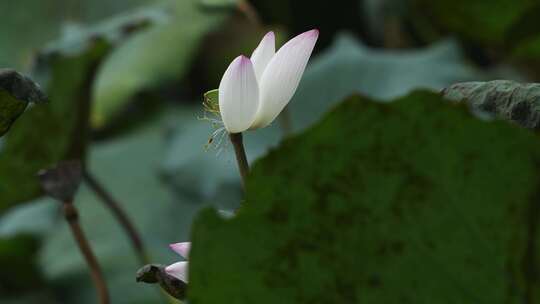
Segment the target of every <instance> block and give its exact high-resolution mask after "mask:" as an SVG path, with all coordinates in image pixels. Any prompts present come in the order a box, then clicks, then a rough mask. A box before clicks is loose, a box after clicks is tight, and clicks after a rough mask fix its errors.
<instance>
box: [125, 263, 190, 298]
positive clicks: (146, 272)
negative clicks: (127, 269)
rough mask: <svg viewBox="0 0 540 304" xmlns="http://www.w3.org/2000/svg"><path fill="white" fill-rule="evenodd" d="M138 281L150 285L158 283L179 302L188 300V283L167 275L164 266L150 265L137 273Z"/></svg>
mask: <svg viewBox="0 0 540 304" xmlns="http://www.w3.org/2000/svg"><path fill="white" fill-rule="evenodd" d="M136 280H137V282H144V283H148V284H156V283H158V284H159V285H160V286H161V288H163V290H165V291H166V292H167V293H168V294H169V295H171V296H173V297H174V298H176V299H179V300H184V299H185V298H186V289H187V283H185V282H184V281H182V280H179V279H177V278H175V277H173V276H171V275H169V274H167V272H166V271H165V266H163V265H158V264H149V265H145V266H143V267H142V268H141V269H139V270H138V271H137V278H136Z"/></svg>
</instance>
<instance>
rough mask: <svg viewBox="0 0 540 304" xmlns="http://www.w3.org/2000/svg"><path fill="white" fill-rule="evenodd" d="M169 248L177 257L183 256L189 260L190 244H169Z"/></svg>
mask: <svg viewBox="0 0 540 304" xmlns="http://www.w3.org/2000/svg"><path fill="white" fill-rule="evenodd" d="M169 247H170V248H171V249H172V250H173V251H174V252H176V253H178V254H179V255H181V256H183V257H184V258H186V259H189V251H190V249H191V243H190V242H182V243H175V244H170V245H169Z"/></svg>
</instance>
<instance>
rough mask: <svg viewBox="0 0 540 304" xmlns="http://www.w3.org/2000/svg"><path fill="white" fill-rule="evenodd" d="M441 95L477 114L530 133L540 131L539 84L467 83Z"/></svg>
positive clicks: (445, 90)
mask: <svg viewBox="0 0 540 304" xmlns="http://www.w3.org/2000/svg"><path fill="white" fill-rule="evenodd" d="M442 94H443V96H444V97H446V98H448V99H450V100H453V101H456V102H463V101H464V102H467V103H468V104H469V105H470V106H471V107H472V108H473V109H474V110H478V111H481V112H484V113H489V114H493V115H495V116H497V117H500V118H502V119H506V120H509V121H512V122H514V123H516V124H518V125H520V126H522V127H525V128H528V129H540V84H537V83H523V84H522V83H518V82H514V81H509V80H496V81H489V82H464V83H458V84H454V85H452V86H450V87H448V88H446V89H444V90H443V91H442Z"/></svg>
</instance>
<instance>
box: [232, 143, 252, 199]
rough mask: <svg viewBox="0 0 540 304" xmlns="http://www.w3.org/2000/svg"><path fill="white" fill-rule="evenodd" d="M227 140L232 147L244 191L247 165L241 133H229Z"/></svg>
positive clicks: (247, 171)
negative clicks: (229, 140)
mask: <svg viewBox="0 0 540 304" xmlns="http://www.w3.org/2000/svg"><path fill="white" fill-rule="evenodd" d="M229 138H230V139H231V143H232V145H233V147H234V153H235V154H236V162H237V163H238V169H239V170H240V176H241V177H242V186H244V189H245V188H246V181H247V176H248V173H249V163H248V160H247V157H246V150H245V149H244V142H243V139H242V133H229Z"/></svg>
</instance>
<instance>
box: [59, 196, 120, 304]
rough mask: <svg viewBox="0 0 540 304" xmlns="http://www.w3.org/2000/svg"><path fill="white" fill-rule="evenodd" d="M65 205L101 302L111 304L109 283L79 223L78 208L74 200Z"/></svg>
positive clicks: (68, 219) (65, 212)
mask: <svg viewBox="0 0 540 304" xmlns="http://www.w3.org/2000/svg"><path fill="white" fill-rule="evenodd" d="M63 207H64V216H65V218H66V220H67V222H68V223H69V226H70V228H71V232H72V234H73V238H74V239H75V241H76V242H77V245H78V246H79V250H80V251H81V253H82V255H83V256H84V259H85V260H86V264H87V265H88V267H89V268H90V275H91V277H92V280H93V281H94V285H95V286H96V291H97V294H98V299H99V303H100V304H109V303H110V302H109V291H108V289H107V284H106V283H105V278H104V277H103V272H102V271H101V267H100V266H99V263H98V261H97V259H96V256H95V255H94V253H93V251H92V248H91V247H90V244H89V243H88V240H87V239H86V237H85V235H84V232H83V231H82V229H81V226H80V225H79V215H78V213H77V209H75V206H73V201H65V202H64V205H63Z"/></svg>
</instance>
